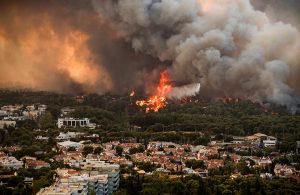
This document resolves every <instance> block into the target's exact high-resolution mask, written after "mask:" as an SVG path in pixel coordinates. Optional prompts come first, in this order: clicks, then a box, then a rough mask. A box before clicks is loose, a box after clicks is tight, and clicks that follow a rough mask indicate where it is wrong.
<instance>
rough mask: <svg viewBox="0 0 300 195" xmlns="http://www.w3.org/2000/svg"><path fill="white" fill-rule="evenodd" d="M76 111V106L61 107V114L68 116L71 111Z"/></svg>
mask: <svg viewBox="0 0 300 195" xmlns="http://www.w3.org/2000/svg"><path fill="white" fill-rule="evenodd" d="M74 111H75V109H74V108H69V107H65V108H62V109H61V114H62V115H63V116H66V115H68V114H69V113H71V112H74Z"/></svg>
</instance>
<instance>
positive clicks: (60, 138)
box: [55, 132, 71, 141]
mask: <svg viewBox="0 0 300 195" xmlns="http://www.w3.org/2000/svg"><path fill="white" fill-rule="evenodd" d="M70 138H71V137H70V135H69V134H68V133H63V132H60V133H59V135H58V136H57V137H56V138H55V139H56V140H58V141H67V140H70Z"/></svg>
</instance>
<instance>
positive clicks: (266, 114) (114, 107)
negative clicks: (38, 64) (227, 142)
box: [0, 91, 300, 151]
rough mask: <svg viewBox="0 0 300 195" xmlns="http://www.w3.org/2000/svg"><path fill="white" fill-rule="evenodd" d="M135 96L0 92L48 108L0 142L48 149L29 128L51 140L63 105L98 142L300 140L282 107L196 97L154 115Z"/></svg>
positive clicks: (286, 144)
mask: <svg viewBox="0 0 300 195" xmlns="http://www.w3.org/2000/svg"><path fill="white" fill-rule="evenodd" d="M80 97H81V96H80ZM139 98H141V97H129V96H126V95H125V96H115V95H109V94H106V95H102V96H101V95H96V94H90V95H87V96H84V97H83V98H82V97H81V99H84V101H83V102H82V101H80V102H79V101H77V100H78V99H77V98H76V96H72V95H63V94H55V93H49V92H28V91H1V92H0V106H3V105H7V104H17V103H19V104H23V105H29V104H32V103H42V104H46V105H48V112H47V113H46V114H45V115H43V116H42V117H40V118H39V119H38V121H25V122H22V123H19V124H18V128H17V129H11V130H8V131H5V130H1V131H0V143H1V144H2V145H11V144H21V145H22V146H23V145H24V146H28V147H31V146H32V143H35V144H34V145H35V146H37V147H38V148H40V149H43V150H44V149H47V150H49V149H50V148H47V147H48V146H45V145H44V144H40V143H37V142H36V141H35V140H34V137H35V134H36V133H34V132H32V129H35V128H42V129H48V131H47V133H45V135H48V136H50V139H51V141H53V138H54V137H55V136H57V135H58V133H59V131H58V129H57V128H56V120H57V118H58V117H59V116H60V109H61V108H63V107H72V108H75V112H74V113H72V114H71V116H72V117H89V118H91V121H92V122H95V123H97V124H99V125H100V127H98V128H96V129H95V130H89V129H81V131H89V132H92V133H99V134H100V135H101V141H102V142H105V141H110V140H120V141H130V140H136V141H140V142H142V141H143V140H144V142H146V141H149V140H162V141H173V142H177V143H191V144H203V145H206V144H207V143H208V142H209V141H210V136H211V135H220V136H223V137H224V139H226V138H228V137H227V135H250V134H253V133H256V132H261V133H265V134H268V135H274V136H276V137H278V138H279V141H280V142H279V143H280V144H279V147H280V149H281V151H291V150H294V148H295V141H297V140H299V139H300V131H299V127H300V115H299V114H296V115H292V114H290V113H289V112H287V109H285V108H282V107H276V106H272V105H268V106H261V105H260V104H258V103H253V102H251V101H247V100H240V101H237V102H235V101H234V102H229V103H223V102H222V101H220V100H217V99H207V98H201V97H196V98H194V99H191V100H192V101H188V103H186V102H172V101H170V102H169V104H168V105H167V107H165V108H164V109H162V110H161V111H160V112H158V113H145V112H144V111H143V109H142V108H139V107H137V106H136V105H135V103H134V102H135V101H136V99H139ZM136 126H138V127H140V128H136ZM65 131H67V129H66V130H65ZM53 142H54V141H53Z"/></svg>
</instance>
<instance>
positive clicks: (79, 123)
mask: <svg viewBox="0 0 300 195" xmlns="http://www.w3.org/2000/svg"><path fill="white" fill-rule="evenodd" d="M57 127H58V128H65V127H72V128H78V127H88V128H95V127H96V124H94V123H90V119H88V118H83V119H76V118H59V119H58V121H57Z"/></svg>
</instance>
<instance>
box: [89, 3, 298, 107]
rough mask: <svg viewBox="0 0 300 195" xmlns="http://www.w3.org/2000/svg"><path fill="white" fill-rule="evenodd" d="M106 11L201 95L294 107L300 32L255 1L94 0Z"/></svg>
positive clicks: (138, 47)
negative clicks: (197, 87) (198, 88)
mask: <svg viewBox="0 0 300 195" xmlns="http://www.w3.org/2000/svg"><path fill="white" fill-rule="evenodd" d="M94 2H95V4H96V7H97V8H98V12H99V14H100V16H101V17H102V18H103V19H104V20H107V21H110V23H111V24H112V25H113V26H114V28H115V29H117V32H119V36H120V37H123V39H125V40H126V41H128V42H129V43H131V46H132V48H133V49H135V51H137V52H140V53H147V54H149V55H152V56H154V57H158V58H159V59H160V60H162V61H164V60H169V61H172V62H173V65H172V67H171V68H170V71H171V72H172V75H173V78H175V79H176V81H179V82H187V83H198V82H200V83H201V87H202V89H203V90H202V93H205V94H208V95H230V96H232V95H233V96H237V97H242V98H248V99H252V100H255V101H260V102H263V101H269V102H274V103H277V104H280V105H286V106H289V107H293V106H295V105H296V104H297V102H298V101H299V99H298V97H297V96H296V95H295V93H298V91H297V87H296V86H297V85H298V84H299V78H298V77H296V75H297V74H294V73H293V72H297V73H299V72H298V67H299V61H298V60H299V46H300V43H299V32H298V30H297V29H296V28H295V27H293V26H292V25H290V24H286V23H283V22H276V21H272V20H271V19H270V18H269V17H268V16H267V14H266V13H264V12H262V11H258V10H256V9H254V7H253V6H252V5H251V3H250V1H248V0H218V1H211V0H185V1H183V0H177V1H174V0H161V1H153V0H152V1H151V0H119V1H109V0H103V1H94Z"/></svg>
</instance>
